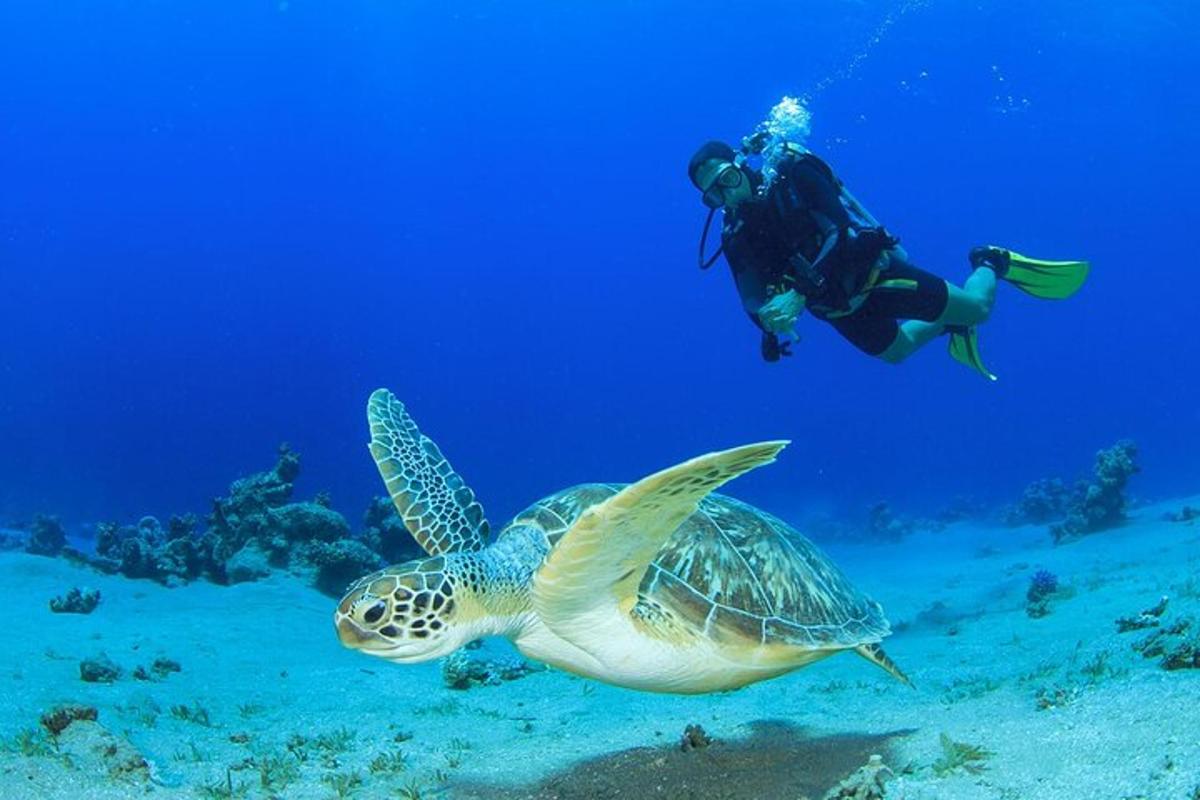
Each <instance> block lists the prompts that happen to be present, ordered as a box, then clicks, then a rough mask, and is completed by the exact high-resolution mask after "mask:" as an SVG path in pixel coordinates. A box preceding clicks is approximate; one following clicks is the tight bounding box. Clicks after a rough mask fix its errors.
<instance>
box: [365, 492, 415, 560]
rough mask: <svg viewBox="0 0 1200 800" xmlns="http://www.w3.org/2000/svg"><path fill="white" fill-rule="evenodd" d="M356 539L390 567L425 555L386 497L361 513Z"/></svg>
mask: <svg viewBox="0 0 1200 800" xmlns="http://www.w3.org/2000/svg"><path fill="white" fill-rule="evenodd" d="M359 538H361V539H362V542H363V544H365V545H366V546H367V547H369V548H371V549H372V550H374V551H375V552H376V553H379V555H381V556H383V558H384V560H385V561H387V563H389V564H399V563H401V562H403V561H410V560H412V559H414V558H421V557H422V556H423V555H425V553H424V551H422V550H421V549H420V546H419V545H417V543H416V541H415V540H414V539H413V538H412V536H410V535H409V533H408V529H407V528H405V527H404V521H403V520H402V519H400V515H399V514H398V513H397V512H396V506H395V505H393V503H392V501H391V500H390V499H389V498H387V497H375V498H373V499H372V500H371V503H370V505H368V506H367V510H366V511H365V512H364V513H363V532H362V534H361V536H360V537H359Z"/></svg>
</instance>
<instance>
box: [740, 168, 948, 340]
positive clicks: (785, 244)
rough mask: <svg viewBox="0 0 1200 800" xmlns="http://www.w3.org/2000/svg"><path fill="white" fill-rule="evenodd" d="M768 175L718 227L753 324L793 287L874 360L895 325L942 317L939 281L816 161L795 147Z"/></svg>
mask: <svg viewBox="0 0 1200 800" xmlns="http://www.w3.org/2000/svg"><path fill="white" fill-rule="evenodd" d="M776 172H777V176H776V178H775V180H774V181H773V182H772V183H771V186H770V188H769V189H768V190H767V192H766V193H765V194H762V193H757V192H756V193H755V195H754V197H753V198H751V199H749V200H746V201H744V202H742V203H740V204H739V205H738V206H737V207H736V208H735V209H733V210H732V211H730V212H728V213H727V214H726V215H725V222H724V225H723V228H722V231H721V242H722V245H723V247H724V252H725V259H726V260H727V261H728V262H729V266H730V269H731V270H732V271H733V278H734V282H735V283H736V284H737V289H738V294H740V295H741V298H742V305H743V307H744V308H745V310H746V312H747V313H748V314H749V315H750V318H751V319H752V320H753V321H754V323H755V325H757V326H758V327H760V328H761V327H762V323H761V322H760V320H759V318H758V313H757V312H758V310H759V309H760V308H762V306H763V304H764V303H766V302H768V301H769V300H770V299H771V298H772V297H774V296H775V295H777V294H782V293H783V292H786V291H788V290H789V289H794V290H796V291H797V292H799V293H800V294H802V295H804V297H805V301H806V303H805V304H806V307H807V308H808V309H809V311H811V312H812V314H813V316H815V317H817V318H819V319H823V320H825V321H827V322H829V323H830V324H831V325H833V327H834V328H835V329H837V331H838V333H840V334H841V335H842V336H844V337H845V338H846V339H848V340H849V341H850V342H851V343H853V344H854V345H855V346H856V347H858V348H859V349H860V350H862V351H864V352H866V353H868V354H870V355H873V356H877V355H880V354H881V353H883V352H884V351H885V350H887V349H888V347H890V346H891V344H892V342H893V341H894V340H895V338H896V334H897V333H898V332H899V327H900V326H899V320H905V319H919V320H926V321H929V322H932V321H934V320H936V319H938V318H939V317H940V316H941V315H942V312H943V311H945V309H946V303H947V301H948V298H949V290H948V288H947V286H946V282H945V281H943V280H942V279H941V278H939V277H937V276H936V275H932V274H930V273H928V272H925V271H924V270H921V269H919V268H917V267H915V266H913V265H912V264H911V263H909V262H908V260H907V258H905V254H904V251H903V250H902V249H901V248H899V247H897V246H896V240H895V239H893V238H891V237H890V236H888V234H887V232H886V231H884V230H883V228H881V227H879V226H878V225H877V224H875V221H874V220H873V219H871V218H870V215H869V214H867V213H866V211H865V210H864V209H862V207H861V206H859V205H858V204H857V203H856V202H854V200H853V198H851V197H850V196H849V194H848V193H847V192H845V191H844V189H843V188H842V185H841V182H840V181H839V180H838V179H837V177H836V176H835V175H834V174H833V171H832V170H831V169H830V168H829V166H828V165H827V164H825V162H824V161H822V160H821V159H819V158H817V157H816V156H814V155H812V154H811V153H808V152H805V151H800V150H795V151H793V152H792V153H791V154H789V155H787V156H785V157H784V158H782V159H781V160H780V161H779V163H778V164H777V165H776ZM753 179H754V180H756V181H760V182H761V178H759V177H758V176H757V175H755V176H753Z"/></svg>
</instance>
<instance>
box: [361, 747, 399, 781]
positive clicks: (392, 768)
mask: <svg viewBox="0 0 1200 800" xmlns="http://www.w3.org/2000/svg"><path fill="white" fill-rule="evenodd" d="M367 769H369V770H370V771H371V774H372V775H379V774H390V775H395V774H398V773H401V772H404V771H405V770H406V769H408V755H407V754H405V752H404V751H403V750H401V749H399V748H397V749H395V750H385V751H383V752H382V753H379V754H378V755H376V756H375V758H373V759H371V763H370V764H369V765H368V766H367Z"/></svg>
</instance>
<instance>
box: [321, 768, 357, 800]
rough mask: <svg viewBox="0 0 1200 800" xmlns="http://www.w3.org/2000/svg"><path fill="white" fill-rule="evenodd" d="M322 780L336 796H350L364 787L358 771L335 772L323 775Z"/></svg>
mask: <svg viewBox="0 0 1200 800" xmlns="http://www.w3.org/2000/svg"><path fill="white" fill-rule="evenodd" d="M321 782H322V783H324V784H327V785H328V786H329V788H330V789H332V790H333V794H334V796H335V797H337V798H339V800H340V798H344V797H350V796H351V795H353V794H354V793H355V792H356V791H358V790H359V789H360V788H362V782H363V781H362V776H361V775H359V774H358V773H357V772H334V773H330V774H329V775H325V776H322V778H321Z"/></svg>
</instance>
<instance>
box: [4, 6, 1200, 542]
mask: <svg viewBox="0 0 1200 800" xmlns="http://www.w3.org/2000/svg"><path fill="white" fill-rule="evenodd" d="M735 9H736V10H735ZM1197 29H1200V12H1198V10H1197V6H1196V4H1194V3H1192V2H1185V1H1184V0H1162V1H1161V2H1145V1H1144V0H1139V1H1138V2H1134V0H1119V2H1109V3H1104V4H1095V3H1085V2H1080V1H1078V0H1050V1H1049V2H1041V1H1039V2H1034V0H1017V1H1016V2H1013V1H1012V0H1003V2H1001V1H1000V0H987V2H982V3H969V4H966V3H959V2H951V0H932V1H931V2H927V3H923V4H916V3H912V4H909V6H908V7H905V6H902V5H901V4H900V3H897V2H878V1H877V0H871V1H870V2H803V3H801V2H792V3H782V2H756V3H747V4H739V5H737V6H735V5H732V4H729V3H727V2H721V3H717V2H689V3H680V2H672V3H657V4H649V5H648V4H643V3H612V2H603V3H602V2H586V3H569V4H567V3H550V2H544V1H543V2H504V3H500V2H481V1H480V0H467V1H465V2H453V3H450V2H445V3H441V2H439V3H435V2H404V3H382V2H357V1H354V0H351V1H350V2H341V3H311V2H306V1H304V0H297V1H296V2H290V3H277V2H271V3H268V2H239V3H234V2H212V3H193V4H176V3H138V2H114V3H94V2H83V0H74V1H68V2H60V3H53V4H46V3H37V2H23V1H21V0H8V2H5V3H4V4H2V5H0V75H2V76H3V78H2V83H0V109H2V110H0V265H2V269H3V273H2V274H3V276H4V281H3V291H2V292H0V321H2V327H0V331H2V333H0V337H2V338H0V513H2V514H4V515H6V516H7V517H21V516H24V515H28V514H31V513H33V512H53V513H58V514H60V515H62V516H63V517H64V519H66V520H68V521H69V522H71V523H73V524H75V525H79V526H82V525H84V524H85V523H88V522H90V521H93V520H97V519H119V520H123V521H129V520H131V519H136V518H137V517H138V516H140V515H142V514H144V513H155V514H159V515H166V514H169V513H172V512H179V511H185V510H192V511H197V512H204V511H206V510H207V508H208V503H209V498H210V497H212V496H214V495H217V494H221V493H223V491H224V489H225V487H226V485H227V483H228V482H229V481H230V480H231V479H232V478H234V477H236V476H238V475H240V474H245V473H248V472H251V471H254V470H257V469H261V468H265V467H268V466H270V464H271V463H272V459H273V453H274V448H275V447H276V445H277V444H278V443H279V442H280V441H283V440H287V441H289V442H291V443H292V444H293V445H294V446H295V447H296V448H297V449H298V450H299V451H300V452H301V453H302V454H303V456H304V460H305V474H304V476H303V478H302V481H301V490H302V493H311V492H313V491H316V490H319V489H328V490H330V491H331V492H332V495H333V499H334V504H335V506H336V507H337V508H338V509H339V510H341V511H343V512H344V513H346V514H347V516H349V517H350V518H351V520H356V519H357V517H358V514H359V513H360V510H361V509H362V508H363V507H364V506H365V504H366V501H367V498H368V497H369V496H370V495H372V494H375V493H377V492H378V491H379V489H380V487H379V485H378V477H377V475H376V473H375V470H374V468H373V467H372V465H371V463H370V459H369V457H368V455H367V453H366V450H365V447H364V445H365V442H366V431H365V423H364V413H363V407H364V404H365V400H366V397H367V395H368V393H369V392H370V391H371V390H372V389H374V388H375V387H377V386H388V387H390V388H392V389H393V390H394V391H395V392H396V393H397V394H398V395H399V396H400V397H402V398H403V399H404V400H405V401H406V402H407V403H408V404H409V407H410V409H411V411H412V413H413V414H414V415H415V416H416V418H417V419H418V420H419V421H420V422H421V424H422V426H423V428H424V429H425V431H426V432H427V433H429V434H430V435H431V436H433V437H434V438H435V439H436V440H437V441H438V442H439V443H440V444H441V445H442V447H443V450H444V451H445V452H446V453H447V455H448V456H449V457H450V458H451V460H452V461H453V463H454V464H455V466H456V467H457V468H458V469H459V471H460V472H462V473H463V474H464V475H465V476H466V478H467V479H468V480H469V481H470V482H471V484H472V485H473V486H474V487H475V488H476V490H477V491H478V493H479V495H480V496H481V498H482V499H483V500H484V502H485V505H486V507H487V508H488V509H489V512H490V516H492V517H493V519H496V520H499V519H500V518H501V517H503V516H504V515H506V514H508V513H512V512H514V511H515V510H517V509H518V508H520V507H521V506H523V505H524V504H525V503H526V502H528V501H530V500H532V499H534V498H535V497H537V496H540V495H543V494H546V493H548V492H550V491H552V490H555V489H557V488H560V487H562V486H564V485H567V484H570V483H573V482H578V481H584V480H631V479H635V478H637V477H639V476H640V475H642V474H644V473H647V472H649V471H652V470H654V469H656V468H659V467H662V466H666V465H668V464H670V463H674V462H676V461H679V460H682V459H684V458H686V457H689V456H691V455H694V454H696V453H700V452H704V451H708V450H711V449H716V448H720V447H726V446H731V445H734V444H739V443H742V442H746V441H750V440H755V439H760V438H776V437H787V438H791V439H793V440H794V444H793V446H792V448H791V449H790V450H789V451H788V453H787V454H786V455H785V457H784V458H783V459H782V460H781V462H780V463H779V464H778V465H776V466H773V467H772V468H770V469H769V470H763V471H761V472H759V473H757V474H755V475H752V476H748V477H747V478H745V479H743V480H741V481H739V483H738V485H737V489H736V493H737V494H739V495H741V496H743V497H746V498H748V499H751V500H755V501H758V502H760V503H761V504H763V505H764V506H767V507H768V508H771V509H772V510H776V511H779V512H781V513H785V514H789V515H798V514H801V513H803V512H804V511H805V510H806V509H812V508H831V509H837V510H839V511H841V512H843V513H846V514H851V515H852V514H855V513H859V512H860V511H861V509H862V508H864V507H865V506H866V505H867V504H868V503H870V502H873V501H876V500H880V499H887V500H890V501H892V502H893V503H894V504H895V505H897V506H899V507H901V508H902V509H908V510H912V511H919V512H929V511H933V510H935V509H936V508H937V507H939V506H940V505H941V504H943V503H945V502H947V500H948V499H949V498H950V497H953V496H954V495H957V494H969V495H973V496H975V497H977V498H980V499H982V500H986V501H990V502H1001V501H1004V500H1008V499H1011V498H1012V497H1013V496H1014V495H1016V494H1017V493H1018V492H1019V490H1020V488H1021V487H1022V486H1023V485H1024V483H1025V482H1027V481H1028V480H1031V479H1033V478H1037V477H1041V476H1045V475H1065V476H1072V475H1075V474H1078V473H1082V472H1085V471H1087V470H1088V468H1089V467H1090V463H1091V459H1092V455H1093V453H1094V452H1095V450H1097V449H1098V448H1100V447H1103V446H1107V445H1109V444H1111V443H1112V442H1113V441H1114V440H1116V439H1118V438H1120V437H1133V438H1135V439H1136V440H1138V442H1139V443H1140V444H1141V446H1142V460H1143V464H1144V467H1145V475H1144V476H1142V477H1141V478H1140V482H1139V483H1138V484H1137V485H1136V487H1135V490H1136V492H1137V493H1141V494H1143V495H1147V496H1163V495H1169V494H1171V493H1172V492H1181V491H1185V490H1191V491H1194V490H1195V487H1196V485H1197V480H1200V461H1198V460H1197V459H1196V457H1195V454H1196V449H1197V444H1198V443H1200V402H1198V400H1200V397H1198V395H1200V391H1198V384H1200V381H1198V380H1197V371H1196V370H1197V368H1196V365H1197V364H1198V363H1200V336H1197V334H1196V328H1195V319H1194V308H1195V291H1196V290H1195V284H1196V282H1195V279H1194V272H1195V265H1194V263H1192V262H1193V260H1194V256H1193V253H1194V250H1195V242H1194V235H1195V222H1194V215H1195V187H1196V186H1197V185H1198V184H1200V163H1198V161H1200V159H1198V157H1197V154H1196V149H1195V147H1194V143H1195V142H1196V141H1197V140H1198V139H1200V114H1197V111H1198V110H1200V103H1198V102H1197V101H1198V99H1200V92H1198V91H1197V89H1196V86H1195V78H1196V76H1197V75H1200V50H1197V49H1196V48H1195V47H1194V44H1193V43H1192V42H1191V35H1192V33H1193V32H1194V31H1196V30H1197ZM818 87H819V90H816V89H818ZM814 90H816V91H815V94H813V96H812V99H811V102H810V110H811V112H812V114H813V133H812V136H811V138H810V140H809V142H808V143H809V145H810V146H811V147H812V148H813V149H814V150H816V151H817V152H818V153H819V154H821V155H823V156H825V157H826V158H827V159H828V160H829V161H830V162H831V163H832V164H833V166H834V168H835V169H836V170H837V171H838V173H839V175H840V176H841V177H842V178H843V179H844V180H845V181H846V183H847V184H848V186H849V187H850V188H851V189H852V190H853V191H854V192H855V194H856V195H857V196H858V197H859V199H860V200H862V201H863V202H864V203H865V204H866V205H867V207H868V208H870V209H871V210H872V211H873V213H874V214H875V215H876V216H877V217H879V219H880V220H881V221H882V222H884V223H885V224H886V225H887V226H888V227H889V228H890V229H891V230H892V231H893V232H895V233H896V234H898V235H899V236H900V237H901V238H902V240H903V243H904V245H905V246H906V247H907V248H908V250H909V252H910V254H911V255H912V256H913V258H914V259H915V260H916V261H917V263H919V264H920V265H922V266H924V267H925V268H927V269H930V270H932V271H934V272H937V273H939V274H942V275H945V276H946V277H949V278H951V279H954V280H961V279H962V278H963V277H965V274H966V260H965V254H966V252H967V250H968V248H969V247H971V246H973V245H975V244H979V243H983V242H996V243H1001V244H1006V245H1010V246H1012V247H1014V248H1016V249H1019V250H1022V251H1024V252H1028V253H1031V254H1036V255H1044V256H1046V257H1061V258H1072V257H1086V258H1089V259H1091V260H1092V262H1093V274H1092V277H1091V279H1090V281H1089V283H1088V285H1087V286H1086V287H1085V289H1084V290H1083V291H1082V292H1081V293H1080V294H1079V295H1078V296H1076V297H1075V298H1073V299H1071V300H1070V301H1067V302H1064V303H1059V304H1053V303H1047V302H1042V301H1037V300H1034V299H1032V298H1029V297H1027V296H1024V295H1021V294H1020V293H1018V292H1016V291H1015V290H1013V289H1012V288H1011V287H1001V290H1000V297H999V301H998V304H997V308H996V311H995V313H994V315H993V318H992V320H991V321H990V322H989V323H988V324H987V325H986V327H985V328H984V329H983V331H982V335H981V341H982V346H983V349H984V354H985V356H986V358H987V360H988V362H989V365H990V366H991V367H992V369H993V370H994V371H996V372H997V373H999V374H1000V376H1001V377H1000V381H999V382H998V383H996V384H993V385H988V384H987V383H986V382H985V381H983V380H982V379H980V378H979V377H978V376H977V375H975V374H973V373H971V372H970V371H968V370H966V369H965V368H963V367H962V366H960V365H958V364H956V363H954V362H953V361H951V360H950V359H949V358H948V357H947V356H946V355H945V352H944V349H943V345H942V343H941V342H936V343H934V344H933V345H931V346H930V347H929V348H928V350H927V351H924V352H922V353H920V354H918V355H917V356H916V357H914V358H913V359H912V360H911V361H909V362H908V363H906V364H904V365H902V366H900V367H892V366H888V365H885V364H882V363H879V362H876V361H872V360H871V359H869V358H867V357H865V356H863V355H861V354H859V353H858V352H857V351H855V350H854V349H853V348H852V347H851V346H850V345H848V344H847V343H845V342H844V341H842V340H841V339H840V338H839V337H838V336H837V335H836V334H835V333H834V332H833V331H832V330H831V329H829V328H828V327H827V326H825V325H823V324H821V323H819V322H817V321H815V320H812V319H811V318H807V319H805V320H804V321H803V322H802V325H801V331H802V333H803V334H804V341H803V343H802V344H801V345H800V346H799V347H797V348H796V355H795V357H793V358H792V359H790V360H789V361H787V362H785V363H782V364H775V365H770V364H764V363H762V362H761V361H760V360H759V358H758V355H757V332H756V331H755V330H754V329H753V328H752V327H751V326H750V324H749V323H748V322H747V320H746V319H745V317H744V315H743V314H742V312H741V310H740V306H739V303H738V301H737V298H736V296H735V294H734V291H733V287H732V281H731V280H730V278H729V275H728V272H727V269H726V268H725V266H724V265H723V264H722V265H720V266H719V267H718V268H715V269H713V270H712V271H711V272H710V273H707V274H702V273H700V272H699V271H698V270H697V268H696V265H695V249H696V240H697V237H698V235H699V232H700V226H701V223H702V221H703V216H704V209H703V207H702V206H701V205H700V203H699V199H698V197H697V195H696V193H695V191H694V190H693V189H692V187H691V186H690V184H689V183H688V181H687V177H686V174H685V165H686V163H687V160H688V157H689V156H690V154H691V152H692V151H693V149H694V148H695V147H696V146H697V145H698V144H699V143H700V142H702V141H704V140H705V139H708V138H711V137H725V138H728V139H735V138H736V137H738V136H740V135H741V134H743V133H745V132H748V131H749V130H750V129H751V128H752V127H753V126H754V125H755V123H757V122H758V120H759V119H761V118H762V116H763V115H764V114H765V113H766V111H767V109H769V108H770V107H771V105H773V104H774V103H775V102H776V101H777V100H778V99H779V98H780V97H781V96H783V95H784V94H797V95H804V94H808V93H813V92H814Z"/></svg>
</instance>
